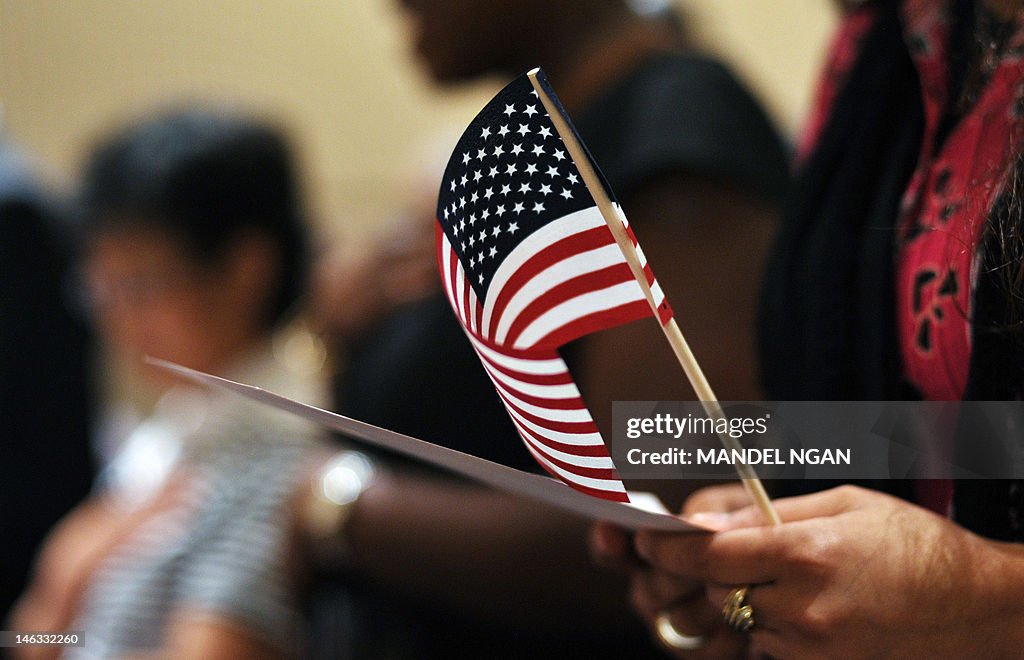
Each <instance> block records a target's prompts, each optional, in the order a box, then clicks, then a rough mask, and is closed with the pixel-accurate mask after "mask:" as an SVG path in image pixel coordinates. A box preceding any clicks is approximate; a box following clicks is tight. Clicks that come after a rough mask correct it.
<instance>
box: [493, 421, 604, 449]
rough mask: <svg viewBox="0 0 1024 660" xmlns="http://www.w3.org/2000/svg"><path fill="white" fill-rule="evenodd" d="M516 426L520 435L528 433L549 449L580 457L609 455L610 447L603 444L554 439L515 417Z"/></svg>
mask: <svg viewBox="0 0 1024 660" xmlns="http://www.w3.org/2000/svg"><path fill="white" fill-rule="evenodd" d="M512 421H513V423H514V424H515V426H516V428H517V429H518V430H519V435H528V436H530V437H531V438H532V439H533V440H535V441H536V442H539V443H541V444H543V445H544V446H545V447H548V448H549V449H554V450H556V451H560V452H564V453H566V454H575V455H577V456H580V457H586V458H604V457H606V456H608V448H607V447H605V446H604V445H603V444H600V445H571V444H569V443H566V442H559V441H558V440H552V439H551V438H545V437H543V436H540V435H538V434H536V433H534V432H533V431H531V430H530V429H527V428H525V427H524V426H522V425H521V424H520V423H519V422H518V421H516V420H515V419H513V420H512Z"/></svg>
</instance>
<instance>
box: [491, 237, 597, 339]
mask: <svg viewBox="0 0 1024 660" xmlns="http://www.w3.org/2000/svg"><path fill="white" fill-rule="evenodd" d="M613 242H614V239H613V238H612V236H611V234H609V233H608V230H607V228H606V227H595V228H593V229H588V230H586V231H582V232H579V233H578V234H573V235H571V236H566V237H565V238H563V239H561V240H559V241H556V242H555V243H552V244H551V245H548V246H546V247H544V248H543V249H541V250H540V251H538V252H537V253H536V254H534V255H533V256H531V257H530V258H529V259H527V260H526V262H525V263H523V265H522V266H520V267H519V269H518V270H516V272H515V273H513V274H512V275H511V276H510V277H509V278H508V280H507V281H506V282H505V284H504V285H503V286H502V287H501V291H498V292H497V297H496V298H495V299H494V308H493V310H492V312H491V331H490V332H489V333H488V338H489V339H491V340H492V341H493V340H494V329H495V328H497V327H498V322H499V321H500V320H501V316H502V314H504V312H505V307H506V306H508V303H509V301H510V300H511V299H512V297H513V296H515V294H516V293H517V292H518V291H519V290H520V289H521V288H523V286H524V285H525V284H526V283H527V282H529V281H530V280H531V279H533V278H534V277H535V276H536V275H537V274H538V273H540V272H542V271H544V270H546V269H547V268H550V267H551V266H553V265H554V264H556V263H558V262H559V261H563V260H565V259H567V258H569V257H572V256H575V255H577V254H579V253H581V252H585V251H589V250H596V249H598V248H601V247H604V246H606V245H610V244H611V243H613Z"/></svg>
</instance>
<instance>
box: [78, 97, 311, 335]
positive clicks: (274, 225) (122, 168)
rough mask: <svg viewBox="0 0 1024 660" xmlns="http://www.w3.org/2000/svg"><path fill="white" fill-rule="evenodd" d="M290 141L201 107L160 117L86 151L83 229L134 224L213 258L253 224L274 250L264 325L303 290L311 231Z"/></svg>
mask: <svg viewBox="0 0 1024 660" xmlns="http://www.w3.org/2000/svg"><path fill="white" fill-rule="evenodd" d="M296 179H297V177H296V173H295V168H294V166H293V163H292V158H291V154H290V151H289V148H288V145H287V143H286V141H285V139H284V138H283V137H282V135H281V134H280V133H279V132H278V131H277V130H276V129H275V128H274V127H272V126H269V125H267V124H263V123H260V122H258V121H255V120H252V119H248V118H243V117H240V116H233V115H229V114H223V113H218V112H213V111H209V110H201V109H189V110H185V111H178V112H173V113H170V114H165V115H161V116H158V117H156V118H154V119H150V120H146V121H143V122H142V123H140V124H137V125H134V126H131V127H129V128H128V129H126V130H124V131H122V132H120V133H117V134H115V135H114V136H112V137H110V138H109V139H107V140H105V141H103V142H102V143H100V144H99V145H98V146H97V147H96V148H95V149H94V150H93V152H92V153H91V155H90V157H89V160H88V162H87V165H86V167H85V171H84V174H83V181H82V189H81V199H80V201H81V208H82V212H83V215H82V229H83V231H84V233H85V234H86V235H87V236H91V235H95V234H96V233H99V232H103V231H108V230H117V229H128V228H134V227H140V228H151V229H157V230H160V231H165V232H167V233H168V234H169V235H171V236H173V237H175V238H177V239H179V240H180V241H181V243H182V245H183V246H184V247H185V249H186V250H187V251H188V252H189V254H190V256H192V257H193V258H196V259H197V260H199V261H202V262H206V263H211V264H213V263H217V261H218V260H219V259H221V258H223V257H224V256H225V253H226V250H227V248H228V247H229V246H230V245H231V243H232V241H234V240H236V239H238V238H239V237H241V236H243V235H245V234H247V233H251V232H257V233H262V234H263V235H266V236H267V237H268V238H270V239H271V240H272V241H273V243H274V245H275V246H276V247H277V249H278V252H279V257H280V276H279V277H278V281H277V282H276V291H275V292H274V294H273V295H272V296H271V298H270V307H269V310H268V312H269V317H268V319H267V321H268V325H271V326H273V325H276V324H277V323H279V322H280V321H281V320H283V319H284V318H285V317H286V316H287V314H288V312H289V311H290V310H291V309H292V308H293V306H294V305H295V303H296V301H297V300H298V299H299V298H300V297H301V296H302V294H303V293H304V290H305V285H306V277H307V273H308V268H309V263H308V261H309V236H308V230H307V227H306V218H305V213H304V211H303V208H302V204H301V201H300V199H299V191H298V182H297V180H296Z"/></svg>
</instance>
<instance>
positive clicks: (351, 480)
mask: <svg viewBox="0 0 1024 660" xmlns="http://www.w3.org/2000/svg"><path fill="white" fill-rule="evenodd" d="M376 476H377V468H376V466H375V465H374V462H373V460H371V459H370V457H369V456H367V455H366V454H364V453H363V452H361V451H354V450H349V451H343V452H340V453H338V454H335V455H334V456H332V457H331V458H330V459H328V460H327V462H326V463H324V464H323V465H322V466H321V467H320V469H319V470H317V471H316V473H314V476H313V478H312V479H311V480H310V482H309V488H308V491H307V497H306V501H305V506H304V507H303V509H302V526H303V529H304V531H305V533H306V535H307V537H308V538H309V540H310V541H311V542H312V544H313V547H314V550H315V551H316V552H317V554H320V555H328V556H325V557H324V558H325V559H328V558H329V559H333V560H341V559H343V558H344V556H345V555H347V554H348V553H347V544H346V543H345V539H344V531H345V525H346V524H347V522H348V520H349V518H350V517H351V515H352V511H353V509H354V508H355V504H356V502H358V501H359V496H360V495H362V494H363V493H364V492H365V491H366V489H368V488H369V487H370V486H371V484H373V482H374V479H375V478H376Z"/></svg>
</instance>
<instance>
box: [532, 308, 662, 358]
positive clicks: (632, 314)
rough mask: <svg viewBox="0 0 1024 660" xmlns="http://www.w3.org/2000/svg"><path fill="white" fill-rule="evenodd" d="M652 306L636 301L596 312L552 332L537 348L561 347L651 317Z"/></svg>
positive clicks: (543, 338) (540, 341) (538, 343)
mask: <svg viewBox="0 0 1024 660" xmlns="http://www.w3.org/2000/svg"><path fill="white" fill-rule="evenodd" d="M650 313H651V306H650V305H649V304H648V303H647V301H646V300H635V301H633V302H631V303H626V304H625V305H619V306H618V307H612V308H611V309H606V310H602V311H600V312H594V313H593V314H587V315H586V316H581V317H579V318H576V319H573V320H572V321H570V322H569V323H567V324H565V325H563V326H562V327H560V328H558V329H556V330H553V331H551V332H550V333H548V334H547V335H546V336H544V337H542V338H541V339H540V340H539V341H537V342H536V344H535V345H536V346H545V347H547V346H561V345H562V344H565V343H566V342H569V341H572V340H573V339H576V338H578V337H582V336H583V335H586V334H588V333H591V332H597V331H598V330H604V329H605V328H610V327H614V326H617V325H622V324H624V323H628V322H629V321H635V320H636V319H640V318H644V317H647V316H650Z"/></svg>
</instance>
